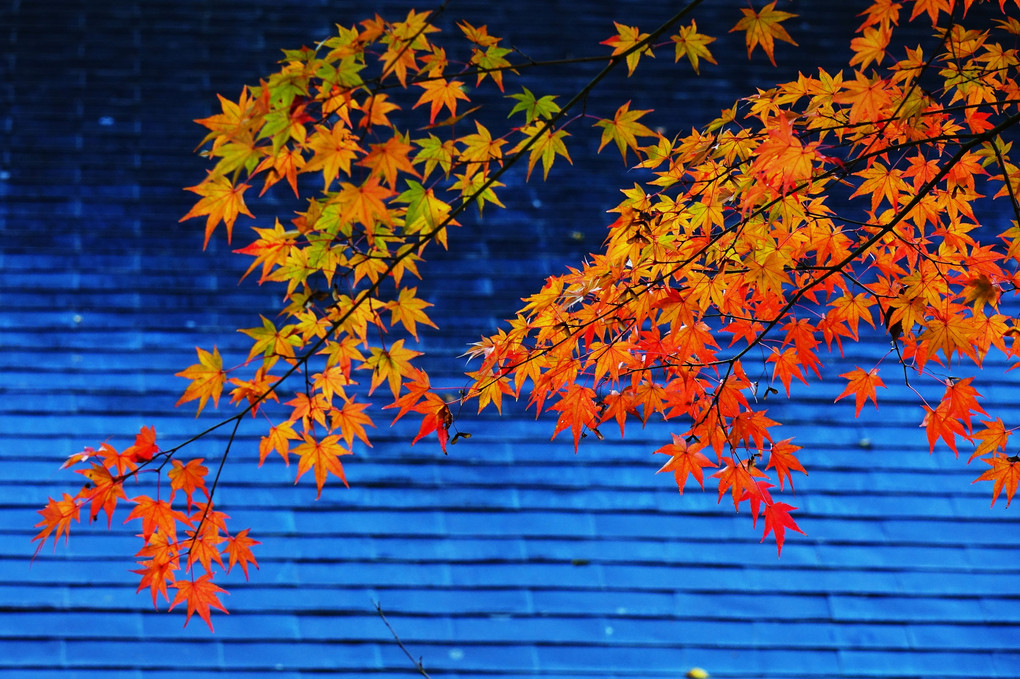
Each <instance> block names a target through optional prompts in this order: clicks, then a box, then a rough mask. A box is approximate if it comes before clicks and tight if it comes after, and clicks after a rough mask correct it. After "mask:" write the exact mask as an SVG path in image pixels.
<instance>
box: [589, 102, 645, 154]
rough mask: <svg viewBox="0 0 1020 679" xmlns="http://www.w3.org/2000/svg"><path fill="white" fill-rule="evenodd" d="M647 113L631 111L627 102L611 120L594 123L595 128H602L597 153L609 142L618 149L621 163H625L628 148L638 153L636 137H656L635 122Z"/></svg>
mask: <svg viewBox="0 0 1020 679" xmlns="http://www.w3.org/2000/svg"><path fill="white" fill-rule="evenodd" d="M649 112H650V109H649V110H645V111H631V110H630V102H629V101H628V102H627V103H625V104H624V105H623V106H621V107H620V108H618V109H617V110H616V115H614V116H613V119H612V120H600V121H598V122H597V123H595V127H601V128H602V141H601V142H600V143H599V151H602V149H603V148H605V146H606V144H608V143H609V142H610V141H614V142H616V148H618V149H620V155H621V156H623V161H624V162H627V149H628V148H631V149H634V152H635V153H638V145H637V137H657V136H658V135H657V134H656V133H655V132H652V131H651V130H650V129H648V128H647V127H646V126H644V125H642V124H641V123H639V122H638V121H637V120H638V118H640V117H641V116H643V115H645V114H646V113H649Z"/></svg>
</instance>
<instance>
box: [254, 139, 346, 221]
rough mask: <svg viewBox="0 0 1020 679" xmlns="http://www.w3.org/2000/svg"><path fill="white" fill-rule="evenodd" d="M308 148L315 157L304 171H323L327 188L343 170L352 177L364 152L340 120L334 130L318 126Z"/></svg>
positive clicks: (323, 179)
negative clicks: (352, 172)
mask: <svg viewBox="0 0 1020 679" xmlns="http://www.w3.org/2000/svg"><path fill="white" fill-rule="evenodd" d="M308 147H309V148H310V149H311V150H312V151H314V153H315V155H313V156H312V157H311V159H310V160H309V161H308V162H306V163H305V166H304V168H303V171H304V172H314V171H315V170H322V181H323V184H324V186H325V187H326V188H329V186H330V184H332V183H333V182H334V181H336V179H337V178H338V177H339V176H340V172H341V170H342V171H343V173H344V174H345V175H347V176H350V174H351V161H352V160H354V159H355V158H357V157H358V153H361V152H362V150H361V147H360V146H359V145H358V141H357V139H356V138H355V137H354V136H353V135H352V134H351V131H350V129H348V127H347V125H345V124H344V122H343V121H342V120H338V121H337V122H336V123H335V124H334V125H333V127H332V128H327V127H325V126H323V125H316V126H315V133H314V134H313V135H312V136H310V137H309V138H308ZM256 230H257V229H256Z"/></svg>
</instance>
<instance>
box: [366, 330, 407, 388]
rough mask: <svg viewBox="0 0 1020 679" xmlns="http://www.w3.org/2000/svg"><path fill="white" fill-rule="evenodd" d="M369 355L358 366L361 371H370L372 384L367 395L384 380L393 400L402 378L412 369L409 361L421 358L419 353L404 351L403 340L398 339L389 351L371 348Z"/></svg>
mask: <svg viewBox="0 0 1020 679" xmlns="http://www.w3.org/2000/svg"><path fill="white" fill-rule="evenodd" d="M371 354H372V355H371V356H369V357H368V358H367V359H366V360H365V363H364V364H363V365H361V366H360V367H361V368H362V369H366V370H371V371H372V384H371V386H370V387H369V389H368V393H370V394H371V393H372V392H373V391H375V388H376V387H378V386H379V385H380V384H382V382H383V380H386V381H387V382H389V385H390V391H392V392H393V398H396V397H397V396H398V395H399V394H400V384H401V380H402V378H404V377H407V376H409V375H410V374H411V370H412V369H413V368H412V367H411V359H413V358H414V357H415V356H421V352H420V351H412V350H411V349H405V348H404V340H402V339H398V340H397V341H396V342H394V343H393V344H391V345H390V348H389V349H382V348H379V347H372V349H371Z"/></svg>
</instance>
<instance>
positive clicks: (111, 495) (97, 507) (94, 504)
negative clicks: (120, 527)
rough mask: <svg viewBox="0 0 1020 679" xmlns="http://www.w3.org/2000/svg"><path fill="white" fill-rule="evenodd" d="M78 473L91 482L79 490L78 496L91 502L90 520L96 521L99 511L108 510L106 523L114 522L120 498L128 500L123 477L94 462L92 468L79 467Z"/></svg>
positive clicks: (108, 524)
mask: <svg viewBox="0 0 1020 679" xmlns="http://www.w3.org/2000/svg"><path fill="white" fill-rule="evenodd" d="M78 473H79V474H81V475H82V476H84V477H85V478H87V479H88V480H89V482H90V483H91V487H89V486H86V487H84V488H82V489H81V490H80V491H78V496H77V497H78V498H79V499H82V500H85V501H87V502H90V503H91V507H90V509H89V521H95V520H96V519H97V518H98V517H99V512H100V511H103V512H106V525H107V527H109V526H110V525H111V524H112V523H113V511H114V510H115V509H116V508H117V501H118V500H126V499H127V495H125V494H124V481H123V479H121V478H114V477H113V476H112V475H111V474H110V471H109V470H108V469H107V468H106V467H103V466H102V465H98V464H95V463H93V464H92V467H91V469H79V470H78Z"/></svg>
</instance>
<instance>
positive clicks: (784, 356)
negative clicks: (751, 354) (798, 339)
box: [765, 347, 807, 396]
mask: <svg viewBox="0 0 1020 679" xmlns="http://www.w3.org/2000/svg"><path fill="white" fill-rule="evenodd" d="M765 360H766V362H768V363H775V364H776V365H775V367H774V368H773V369H772V381H773V382H774V381H775V379H776V378H777V377H778V378H779V380H780V381H781V382H782V383H783V386H784V387H785V388H786V395H787V396H789V395H790V381H791V380H792V379H793V378H794V377H796V378H797V379H798V380H800V381H801V382H803V383H804V384H807V380H806V379H804V371H803V369H802V368H801V363H800V357H799V356H798V354H797V349H796V348H794V347H787V348H786V349H785V350H783V351H782V352H780V351H779V350H778V349H776V348H775V347H773V349H772V353H771V354H769V357H768V358H767V359H765Z"/></svg>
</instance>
